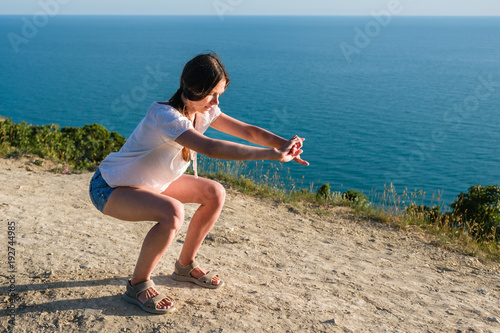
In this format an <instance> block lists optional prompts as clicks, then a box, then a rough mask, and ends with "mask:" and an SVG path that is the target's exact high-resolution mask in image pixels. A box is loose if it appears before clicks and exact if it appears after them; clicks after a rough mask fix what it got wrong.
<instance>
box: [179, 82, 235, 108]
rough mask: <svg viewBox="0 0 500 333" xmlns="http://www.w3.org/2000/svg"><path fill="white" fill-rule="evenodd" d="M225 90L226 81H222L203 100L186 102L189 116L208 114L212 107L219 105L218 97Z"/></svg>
mask: <svg viewBox="0 0 500 333" xmlns="http://www.w3.org/2000/svg"><path fill="white" fill-rule="evenodd" d="M225 89H226V80H224V79H222V80H220V81H219V83H218V84H217V85H216V86H215V88H214V89H213V90H212V91H211V92H210V94H208V95H207V97H205V98H204V99H202V100H199V101H191V100H187V101H186V102H187V103H186V106H187V111H188V112H189V113H191V114H193V113H196V112H198V113H206V112H208V110H210V109H211V108H212V107H214V106H216V105H219V97H220V96H221V95H222V94H223V93H224V91H225Z"/></svg>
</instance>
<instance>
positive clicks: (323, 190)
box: [316, 183, 331, 199]
mask: <svg viewBox="0 0 500 333" xmlns="http://www.w3.org/2000/svg"><path fill="white" fill-rule="evenodd" d="M330 196H331V193H330V184H329V183H325V184H323V185H321V187H320V188H319V189H318V192H317V193H316V197H317V198H318V199H328V198H330Z"/></svg>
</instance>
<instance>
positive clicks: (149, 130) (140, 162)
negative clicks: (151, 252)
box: [99, 102, 221, 192]
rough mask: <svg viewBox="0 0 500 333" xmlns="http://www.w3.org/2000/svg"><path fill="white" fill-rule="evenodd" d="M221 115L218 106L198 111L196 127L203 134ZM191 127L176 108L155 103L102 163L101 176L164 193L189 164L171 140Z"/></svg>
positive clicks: (114, 184) (115, 183)
mask: <svg viewBox="0 0 500 333" xmlns="http://www.w3.org/2000/svg"><path fill="white" fill-rule="evenodd" d="M220 114H221V111H220V109H219V107H218V106H214V107H213V108H211V109H210V110H209V111H208V112H207V113H204V114H200V113H197V114H196V121H195V124H196V130H197V131H199V132H200V133H204V132H205V131H206V130H207V128H208V127H209V126H210V124H211V123H212V122H213V121H214V120H215V119H217V117H218V116H219V115H220ZM193 128H194V127H193V124H192V122H191V121H190V120H189V119H188V118H186V117H185V116H183V115H181V113H180V112H179V111H177V110H176V109H174V108H173V107H171V106H170V105H165V104H160V103H158V102H154V103H153V104H152V105H151V107H150V108H149V109H148V112H147V114H146V116H145V117H144V119H142V121H141V122H140V123H139V125H137V127H136V129H135V130H134V132H133V133H132V135H131V136H130V138H128V140H127V142H125V144H124V145H123V147H122V148H121V149H120V151H118V152H115V153H111V154H109V155H108V156H107V157H106V158H105V159H104V160H103V161H102V162H101V165H100V166H99V169H100V171H101V174H102V177H103V178H104V180H105V181H106V182H107V183H108V184H109V186H111V187H117V186H133V185H146V186H150V187H153V188H155V189H158V190H160V191H162V192H163V191H164V190H165V189H166V188H167V187H168V185H170V184H171V183H172V182H173V181H174V180H176V179H177V178H179V177H180V176H181V175H182V174H183V173H184V172H185V171H186V169H187V168H188V166H189V162H186V161H184V160H183V159H182V148H183V147H182V146H181V145H179V144H178V143H177V142H175V141H174V140H175V139H177V137H178V136H179V135H181V134H182V133H184V132H185V131H187V130H189V129H193Z"/></svg>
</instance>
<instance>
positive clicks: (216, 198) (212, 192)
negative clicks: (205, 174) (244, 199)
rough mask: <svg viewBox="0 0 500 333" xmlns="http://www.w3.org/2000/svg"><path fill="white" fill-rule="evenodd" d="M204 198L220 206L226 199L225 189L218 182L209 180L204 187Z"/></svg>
mask: <svg viewBox="0 0 500 333" xmlns="http://www.w3.org/2000/svg"><path fill="white" fill-rule="evenodd" d="M204 194H205V198H206V199H207V200H208V201H210V202H211V203H212V204H215V205H218V206H222V205H224V201H225V200H226V189H225V188H224V186H222V185H221V184H220V183H218V182H216V181H213V180H211V181H210V182H209V183H208V184H207V185H206V186H205V189H204Z"/></svg>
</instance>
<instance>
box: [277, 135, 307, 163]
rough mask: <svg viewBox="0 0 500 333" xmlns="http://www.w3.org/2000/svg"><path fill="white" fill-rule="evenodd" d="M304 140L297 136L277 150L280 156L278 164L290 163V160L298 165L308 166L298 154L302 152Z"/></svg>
mask: <svg viewBox="0 0 500 333" xmlns="http://www.w3.org/2000/svg"><path fill="white" fill-rule="evenodd" d="M304 140H305V139H304V138H299V137H298V136H297V135H295V136H294V137H293V138H291V139H290V140H288V141H287V142H286V143H285V144H284V145H283V146H282V147H281V148H279V149H278V152H279V154H280V155H279V159H278V160H279V161H280V162H290V161H291V160H296V161H297V162H298V163H300V164H303V165H309V163H308V162H306V161H304V160H302V159H301V158H300V154H302V152H303V150H302V149H301V148H302V142H303V141H304Z"/></svg>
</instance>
